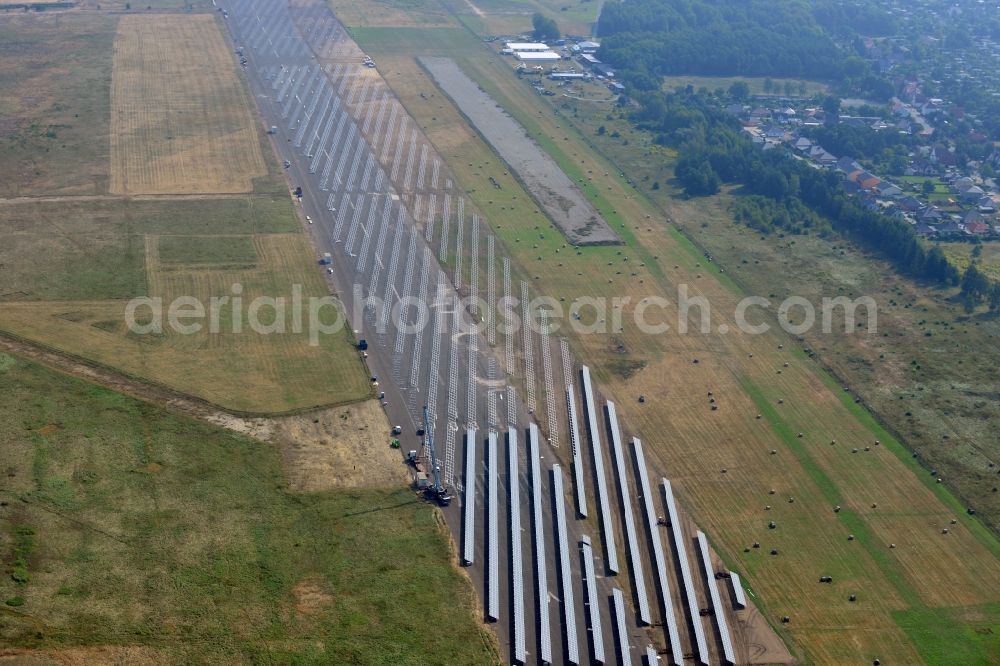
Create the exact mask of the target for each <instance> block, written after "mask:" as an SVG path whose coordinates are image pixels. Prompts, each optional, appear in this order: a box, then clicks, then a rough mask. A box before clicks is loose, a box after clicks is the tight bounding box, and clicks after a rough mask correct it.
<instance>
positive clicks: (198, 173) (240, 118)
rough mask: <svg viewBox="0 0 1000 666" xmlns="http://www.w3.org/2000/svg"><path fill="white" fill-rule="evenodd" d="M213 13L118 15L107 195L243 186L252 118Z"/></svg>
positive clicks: (258, 159) (260, 170)
mask: <svg viewBox="0 0 1000 666" xmlns="http://www.w3.org/2000/svg"><path fill="white" fill-rule="evenodd" d="M249 104H250V99H249V97H248V96H247V92H246V89H245V87H244V86H243V85H242V83H241V81H240V79H239V76H238V74H237V67H236V63H235V62H233V59H232V57H231V55H230V53H229V49H228V47H227V45H226V42H225V40H224V39H223V37H222V34H221V32H220V31H219V27H218V25H217V24H216V21H215V18H214V17H212V16H209V15H192V16H166V15H152V16H132V15H130V16H124V17H122V18H121V20H120V21H119V24H118V34H117V36H116V38H115V60H114V69H113V75H112V85H111V187H110V189H111V192H112V193H115V194H178V193H183V194H198V193H233V192H250V191H251V190H252V189H253V179H254V178H256V177H259V176H263V175H266V167H265V165H264V159H263V156H262V153H261V146H260V140H259V138H258V137H259V129H258V127H257V126H258V125H259V121H257V120H256V119H255V117H254V116H253V112H252V108H251V107H250V105H249Z"/></svg>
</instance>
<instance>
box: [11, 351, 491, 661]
mask: <svg viewBox="0 0 1000 666" xmlns="http://www.w3.org/2000/svg"><path fill="white" fill-rule="evenodd" d="M0 382H2V383H3V386H4V392H3V396H2V397H0V433H2V435H0V458H2V460H3V461H4V462H3V467H4V474H3V477H2V480H0V498H2V500H3V503H2V505H0V573H2V574H3V575H2V576H0V650H2V649H9V648H29V649H32V650H38V651H41V652H42V653H43V654H49V655H50V656H55V657H58V656H59V655H60V654H61V653H62V652H61V651H64V650H70V649H96V648H97V647H98V646H111V647H112V648H114V647H116V646H130V647H131V648H132V649H133V650H140V653H139V654H136V653H135V652H133V653H132V656H133V657H134V658H135V657H148V658H149V659H150V660H151V661H154V662H157V663H164V662H168V663H223V662H225V663H237V662H239V663H259V662H266V663H299V664H306V663H316V664H329V663H354V664H387V663H393V664H426V663H441V660H442V655H447V656H448V657H447V659H446V661H447V662H448V663H462V664H485V663H494V662H496V656H495V652H494V651H493V649H492V647H491V643H490V640H489V639H488V637H487V632H485V630H483V629H482V628H481V627H480V626H479V625H478V623H477V622H476V621H475V619H474V613H475V612H476V611H475V605H474V600H473V594H472V590H471V588H470V587H469V585H468V583H467V581H466V580H465V579H464V577H463V576H462V574H461V573H460V572H459V571H458V570H457V569H456V568H455V567H454V565H453V564H452V559H453V558H452V551H451V546H450V544H449V540H448V537H447V534H446V532H445V530H444V529H443V528H442V526H441V524H440V521H439V519H438V517H437V516H436V512H435V510H434V509H432V508H431V507H430V506H428V505H427V504H426V503H424V502H422V501H419V500H418V499H417V498H416V497H415V496H414V495H413V494H412V493H411V492H409V491H406V490H393V489H386V490H374V489H373V490H356V491H350V492H344V491H340V492H335V493H334V492H330V493H317V494H306V495H293V494H290V493H289V492H288V491H286V490H285V480H284V477H283V474H282V468H281V461H280V457H279V454H278V452H277V450H275V449H274V448H272V447H271V446H270V445H267V444H264V443H262V442H259V441H255V440H251V439H248V438H244V437H241V436H237V435H234V434H232V433H229V432H226V431H222V430H219V429H216V428H214V427H210V426H208V425H205V424H202V423H199V422H195V421H192V420H189V419H187V418H183V417H179V416H174V415H171V414H169V413H167V412H165V411H163V410H161V409H159V408H157V407H153V406H151V405H149V404H146V403H142V402H138V401H136V400H133V399H131V398H127V397H124V396H122V395H119V394H116V393H113V392H111V391H108V390H105V389H102V388H98V387H96V386H93V385H91V384H88V383H85V382H83V381H80V380H76V379H73V378H70V377H67V376H65V375H62V374H60V373H56V372H53V371H50V370H47V369H45V368H42V367H41V366H38V365H35V364H33V363H29V362H24V361H19V360H15V359H14V358H12V357H10V356H7V355H4V354H0ZM431 627H433V630H429V629H430V628H431ZM5 654H6V653H5ZM15 654H16V653H15ZM40 656H43V655H40ZM8 658H10V657H9V656H8ZM15 659H16V656H15ZM143 663H146V662H145V661H143Z"/></svg>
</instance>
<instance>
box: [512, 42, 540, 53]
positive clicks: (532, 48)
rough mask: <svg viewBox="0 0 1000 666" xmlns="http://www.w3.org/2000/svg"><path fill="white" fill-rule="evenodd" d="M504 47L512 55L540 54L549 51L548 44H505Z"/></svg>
mask: <svg viewBox="0 0 1000 666" xmlns="http://www.w3.org/2000/svg"><path fill="white" fill-rule="evenodd" d="M504 46H505V47H506V48H508V49H510V50H511V51H512V52H513V53H541V52H543V51H549V50H551V49H549V45H548V44H542V43H541V42H507V43H506V44H505V45H504Z"/></svg>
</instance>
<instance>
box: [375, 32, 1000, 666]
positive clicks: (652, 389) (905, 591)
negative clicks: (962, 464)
mask: <svg viewBox="0 0 1000 666" xmlns="http://www.w3.org/2000/svg"><path fill="white" fill-rule="evenodd" d="M394 32H396V34H393V33H394ZM418 33H419V31H412V32H411V31H406V30H401V31H398V32H397V31H391V30H385V31H380V30H369V31H357V34H358V35H359V37H360V38H361V41H362V47H363V48H365V49H366V50H367V51H368V52H370V53H372V55H373V56H374V57H375V58H376V59H377V60H378V62H379V63H380V71H381V72H382V73H383V75H385V76H386V77H387V79H388V81H389V83H390V85H391V87H392V88H393V90H394V91H395V92H396V93H397V94H398V95H399V96H400V98H401V100H402V102H403V104H404V105H405V106H406V107H407V109H408V110H409V111H410V112H411V113H412V114H414V115H415V117H416V118H417V119H418V122H419V124H420V125H421V127H422V128H423V130H424V132H425V133H426V134H427V136H428V137H429V138H430V139H431V140H432V141H433V142H434V143H435V145H436V147H437V148H438V149H439V150H440V151H441V153H442V155H443V156H444V157H445V158H446V160H447V161H448V162H449V164H450V165H451V167H452V169H453V171H454V172H455V173H456V175H457V177H458V179H459V182H460V183H461V185H462V187H463V188H464V189H465V190H466V191H468V192H469V193H470V195H471V196H472V198H473V199H474V201H475V203H476V205H477V206H478V207H480V208H481V209H482V210H483V211H484V213H485V214H486V216H487V218H488V220H489V221H490V224H491V226H492V229H493V230H494V231H495V232H496V234H497V235H498V237H499V238H500V239H501V240H502V241H503V243H504V245H505V246H506V251H507V252H510V253H511V254H512V256H513V257H514V258H515V259H516V268H517V271H518V274H519V277H522V278H524V279H528V280H530V281H531V283H532V285H534V287H535V289H536V290H537V291H539V292H541V293H545V294H549V295H553V296H556V297H565V298H566V299H567V301H569V300H571V299H572V298H573V297H576V296H580V295H586V296H597V297H608V298H611V297H616V296H617V297H629V298H631V305H629V306H626V308H625V316H624V318H623V319H624V322H625V325H624V328H623V329H622V330H619V331H610V332H609V333H606V334H596V335H572V345H573V347H574V349H575V350H576V352H578V354H579V357H580V358H582V359H585V360H586V362H588V363H589V364H590V365H591V367H592V368H593V369H594V370H595V373H596V377H597V379H598V381H599V383H600V385H601V387H602V390H603V391H604V392H605V393H606V394H607V395H608V396H609V397H610V398H611V399H614V400H615V401H616V402H617V403H618V405H619V414H620V415H622V417H623V420H624V422H625V423H626V424H627V428H628V429H629V430H630V433H634V434H636V435H637V436H640V437H642V439H643V441H644V442H646V443H647V457H648V458H650V459H651V462H653V463H654V465H655V467H656V468H657V469H658V470H660V471H661V472H663V473H664V474H665V475H667V476H669V477H670V478H671V479H673V480H674V482H675V485H676V488H677V490H678V492H679V494H680V496H681V501H682V503H683V504H684V505H685V506H686V507H687V508H688V509H689V510H690V512H691V513H692V514H693V516H694V517H695V519H696V520H697V521H698V523H699V524H700V525H701V526H702V527H703V528H704V529H706V531H707V532H708V533H709V534H710V535H711V537H712V539H713V544H714V545H715V547H716V548H717V549H718V550H719V553H720V555H721V556H722V557H723V558H724V559H725V560H726V562H727V563H728V564H729V565H730V566H732V567H734V568H735V569H736V570H738V571H741V572H743V573H745V574H746V576H747V579H748V581H749V584H750V585H751V586H752V588H753V590H754V592H755V593H756V595H757V598H758V600H759V601H760V602H761V603H762V606H763V608H764V612H765V614H766V615H767V617H768V618H769V619H770V621H771V622H772V623H775V625H776V626H777V627H778V628H779V631H780V632H781V633H782V635H783V636H785V637H786V638H788V639H790V642H791V645H792V648H793V650H794V651H795V652H796V653H798V654H799V655H800V656H802V657H803V658H805V659H806V660H808V661H815V662H818V663H831V664H841V663H870V660H871V659H873V658H875V657H879V658H881V659H882V661H883V663H889V662H891V663H918V662H920V661H922V660H931V659H930V658H929V657H928V656H927V654H928V653H927V649H928V646H929V642H928V641H926V640H924V641H923V642H922V640H921V639H922V638H924V637H926V635H927V632H926V631H924V629H926V626H927V625H930V624H933V623H934V622H940V623H941V625H942V626H945V625H948V622H950V621H951V620H947V622H946V619H947V618H950V617H951V613H952V610H951V609H956V608H962V609H969V610H970V612H972V610H973V609H982V608H986V609H991V610H988V611H984V613H985V616H986V617H988V618H989V619H987V620H986V621H985V624H986V629H985V630H984V631H986V630H992V629H991V627H994V626H995V625H996V623H997V620H996V618H997V617H998V615H997V613H996V604H997V602H1000V590H997V589H996V588H995V586H990V585H984V584H983V581H987V580H994V579H996V578H997V577H998V576H1000V559H998V553H1000V549H998V546H997V542H996V540H995V538H994V537H993V536H992V535H991V534H989V533H988V532H987V531H986V530H985V529H984V528H983V526H982V525H981V524H979V523H978V522H977V521H975V520H973V519H970V518H969V517H968V516H966V515H965V514H964V510H963V507H962V506H961V505H960V504H959V503H958V502H957V501H956V500H955V499H954V498H953V497H952V496H951V495H949V494H948V493H947V492H946V491H944V489H943V487H942V486H940V485H937V484H935V483H933V480H932V479H929V478H927V477H926V474H925V473H924V472H922V471H921V469H920V468H919V467H918V466H917V465H915V464H914V463H913V462H912V460H911V459H910V458H909V455H908V452H906V451H904V450H903V448H902V447H901V446H900V445H899V444H898V443H897V442H896V441H895V440H894V439H893V438H892V437H891V436H890V435H889V434H888V433H886V432H884V431H883V430H882V429H881V428H880V427H879V426H878V424H877V423H876V422H875V421H874V420H873V419H872V418H871V417H870V416H869V415H868V414H867V413H866V412H864V411H863V410H862V409H860V408H859V407H858V406H857V405H855V404H854V402H853V395H852V394H849V393H845V392H843V390H842V388H841V387H839V386H837V385H836V384H835V383H834V382H833V381H832V380H830V378H829V376H828V375H826V374H825V373H824V371H823V370H822V369H821V368H820V367H819V366H818V364H816V363H815V362H814V361H812V360H811V359H809V358H808V357H807V356H806V355H805V354H803V353H802V352H801V348H802V344H801V343H799V342H798V341H797V340H796V339H795V338H794V337H792V336H790V335H787V334H785V333H783V332H781V331H778V330H777V329H776V327H775V330H773V331H771V332H769V333H767V334H765V335H759V336H755V335H748V334H741V333H739V332H736V328H735V326H734V322H733V313H734V311H735V307H736V303H737V301H738V300H739V299H740V298H741V297H742V296H743V295H744V294H743V293H742V292H741V291H740V290H739V288H738V287H737V285H736V284H735V283H733V282H732V281H731V280H730V279H729V277H728V275H726V274H722V273H719V271H718V268H717V267H716V266H715V265H714V264H712V263H710V262H708V261H707V260H705V258H704V257H703V256H702V254H701V252H700V251H698V250H697V249H696V248H695V247H694V246H693V245H691V244H690V243H689V242H688V241H687V240H686V239H685V238H684V237H683V236H681V235H680V234H678V233H677V232H676V230H675V229H672V228H671V227H670V226H669V225H668V224H667V223H666V222H665V220H664V216H663V214H662V212H660V211H659V210H657V209H656V208H654V207H653V206H652V205H650V203H649V202H648V201H647V200H646V199H645V198H644V197H642V196H640V195H638V193H637V192H636V191H635V189H633V188H632V187H631V186H630V185H629V184H628V183H627V182H625V181H624V179H622V178H621V177H619V175H618V170H617V169H616V168H615V166H614V165H613V164H611V163H610V162H608V161H607V160H606V159H604V158H603V157H602V156H601V155H600V154H598V153H595V152H594V150H593V149H592V147H591V145H590V144H589V143H588V142H587V141H586V140H585V139H584V137H582V136H581V135H580V134H579V133H578V132H577V131H576V129H575V128H574V126H573V124H572V122H571V120H572V119H571V118H569V117H567V116H565V115H559V114H556V113H554V110H555V109H554V108H553V106H551V105H549V104H547V103H546V102H545V98H542V97H540V96H539V95H537V94H536V93H534V92H533V91H532V90H531V89H530V88H529V87H528V86H527V85H526V83H525V82H523V81H519V80H518V79H517V78H516V77H515V76H514V75H513V74H512V72H511V71H510V65H509V64H508V63H506V62H505V61H503V60H501V59H500V58H499V57H497V56H495V55H493V54H492V53H490V52H489V51H487V50H486V49H485V48H483V47H482V46H480V45H477V44H476V43H475V41H474V40H471V39H469V40H467V41H466V44H465V46H464V47H463V45H462V44H460V43H458V39H459V38H458V36H457V35H454V34H453V33H451V32H450V31H437V32H434V31H428V34H426V35H425V36H424V37H423V38H421V37H420V36H419V34H418ZM444 36H453V37H455V39H454V40H451V41H448V40H445V39H443V38H442V37H444ZM463 48H464V52H463ZM412 51H415V52H416V53H434V52H438V53H443V54H444V55H453V56H455V55H456V54H458V58H459V60H460V62H461V64H462V66H463V68H465V69H466V71H467V72H468V73H469V74H470V75H471V76H473V77H474V78H475V79H476V80H477V81H478V82H479V83H480V85H481V86H482V87H483V88H484V89H485V90H486V91H487V92H489V93H490V94H491V95H493V96H494V98H495V99H497V101H499V102H500V103H501V105H502V106H504V107H505V108H506V109H507V110H508V111H510V112H511V113H512V114H513V115H514V116H515V117H516V118H517V119H518V120H519V121H521V123H522V124H523V125H524V126H525V127H526V128H527V129H528V131H529V133H531V134H532V136H534V137H535V139H536V140H537V141H538V142H539V143H540V144H541V145H543V147H545V148H546V149H547V150H549V152H550V153H551V154H552V155H553V156H554V157H555V158H556V159H557V161H558V162H559V163H560V165H561V166H562V168H563V169H564V170H565V171H566V172H567V173H568V174H569V175H570V177H571V178H573V179H574V180H575V181H577V182H578V183H579V184H580V186H581V187H582V188H584V189H585V191H586V192H587V193H588V195H589V196H590V197H591V198H592V201H594V203H595V205H597V206H598V208H599V209H600V210H601V211H602V213H603V214H604V215H605V216H606V217H607V218H608V219H609V220H610V221H612V223H613V224H614V227H615V230H616V231H620V232H621V233H622V234H623V236H624V238H625V241H626V244H625V246H623V247H619V248H587V249H583V250H580V251H575V250H574V249H573V248H567V247H566V246H565V244H564V242H563V240H562V238H561V237H560V236H559V235H558V233H556V232H555V230H554V229H552V228H551V226H550V224H549V223H548V222H547V221H546V220H545V219H543V218H541V217H540V216H539V215H537V214H535V213H533V210H532V209H533V205H532V203H531V200H530V197H529V196H528V194H527V193H526V192H525V191H524V190H523V189H522V188H521V187H520V186H519V185H518V184H517V182H516V181H514V180H513V179H512V178H509V177H507V176H506V175H505V174H503V173H502V169H503V167H502V166H499V165H497V160H496V156H495V155H494V154H493V153H492V152H491V151H490V150H489V148H488V147H487V146H486V145H485V144H484V143H483V142H482V140H481V139H480V138H479V137H478V136H476V135H475V134H474V133H472V132H470V131H469V130H468V129H467V128H464V129H463V125H464V122H463V120H462V118H461V116H460V114H459V113H458V112H457V110H456V109H454V108H453V106H452V105H451V104H450V103H449V102H448V100H447V98H445V97H444V95H442V94H441V93H440V92H439V91H437V90H435V88H434V86H433V83H432V82H431V81H430V80H429V79H428V78H427V77H426V76H425V75H423V73H422V72H421V71H420V70H419V67H417V66H416V65H415V64H414V63H413V62H412V55H411V52H412ZM554 99H555V100H556V104H559V101H558V98H554ZM490 175H493V176H494V177H496V178H497V179H498V181H499V182H500V183H501V184H502V191H497V190H496V189H495V188H493V187H491V186H490V184H489V182H488V180H487V179H488V177H489V176H490ZM692 205H693V206H695V207H697V206H699V204H698V202H693V203H692ZM678 214H679V212H678ZM682 284H686V285H688V288H689V291H690V294H691V295H692V296H704V297H705V298H707V299H708V301H709V302H710V303H711V308H712V311H711V327H710V330H709V331H708V332H706V333H701V332H699V331H698V325H697V324H698V322H697V321H694V322H692V324H691V326H692V329H693V330H692V331H691V332H689V333H688V334H686V335H678V334H677V333H676V330H677V322H678V319H679V317H678V311H677V308H676V301H677V288H678V287H679V286H680V285H682ZM646 296H661V297H666V298H667V299H668V300H669V301H670V303H671V305H670V306H668V307H667V308H666V309H665V310H664V312H663V319H664V320H665V321H667V322H669V324H670V326H671V331H670V332H669V333H667V334H664V335H655V336H651V335H648V334H646V333H643V332H641V331H639V330H637V327H636V326H635V325H633V324H630V323H629V322H630V321H631V311H632V310H633V309H634V306H635V303H637V302H638V301H639V300H640V299H641V298H643V297H646ZM775 307H776V306H775ZM694 312H695V314H696V315H697V310H695V311H694ZM767 321H769V322H770V323H771V324H772V326H774V325H775V322H774V313H773V310H772V311H771V313H770V314H769V315H767ZM722 324H725V325H726V326H728V327H729V329H730V330H729V332H725V333H723V332H721V330H720V325H722ZM695 361H697V362H695ZM786 364H787V365H786ZM709 392H712V394H713V397H714V398H715V399H716V401H717V403H718V405H719V407H718V409H717V410H715V411H713V410H712V409H711V405H710V403H709V397H708V393H709ZM640 395H645V396H647V398H648V399H647V401H646V402H645V403H644V404H640V403H639V401H638V397H639V396H640ZM758 414H759V415H760V418H758ZM800 432H801V433H802V437H801V438H800V437H799V436H798V434H799V433H800ZM876 439H878V440H879V441H880V444H879V445H875V443H874V442H875V440H876ZM834 440H835V441H836V444H831V442H832V441H834ZM866 447H867V449H868V450H865V449H866ZM855 449H856V450H857V452H856V453H855V452H854V451H855ZM772 451H773V452H774V453H772ZM723 470H725V472H723ZM772 490H773V491H774V493H773V494H771V491H772ZM792 498H793V499H794V501H790V499H792ZM837 505H840V506H841V507H842V509H841V510H840V511H839V512H834V507H835V506H837ZM768 506H770V508H767V507H768ZM770 520H775V521H776V523H777V529H774V530H769V529H768V521H770ZM952 520H955V521H956V522H955V523H954V524H952V522H951V521H952ZM944 529H947V530H948V533H947V534H944V533H943V532H942V530H944ZM850 535H853V536H854V539H853V540H849V539H848V537H849V536H850ZM755 541H758V542H760V543H761V548H759V549H754V548H749V547H750V546H751V544H752V543H753V542H755ZM893 544H894V546H895V547H891V545H893ZM745 548H749V550H748V551H745V550H744V549H745ZM772 548H774V549H777V551H778V554H777V555H774V556H772V555H769V553H770V550H771V549H772ZM822 575H831V576H833V577H834V581H835V582H834V584H833V585H829V586H827V585H820V584H818V583H817V581H818V578H819V577H820V576H822ZM851 594H856V595H857V601H855V602H851V601H849V600H848V597H849V596H850V595H851ZM976 612H977V613H978V612H979V611H976ZM783 615H788V616H790V618H791V622H790V623H788V624H787V625H781V624H778V620H779V618H781V617H782V616H783ZM914 618H918V619H919V621H918V620H917V619H914ZM920 622H924V623H925V624H923V625H921V624H920ZM948 626H952V625H948ZM956 631H957V629H956ZM983 635H986V634H985V633H984V634H983ZM978 640H980V639H975V638H973V639H969V645H977V644H978V643H977V641H978ZM986 640H988V639H986ZM929 649H930V650H931V651H933V650H934V648H933V646H930V648H929ZM989 650H990V648H989V647H987V648H986V651H985V652H983V653H979V654H989ZM945 663H946V662H945Z"/></svg>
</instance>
